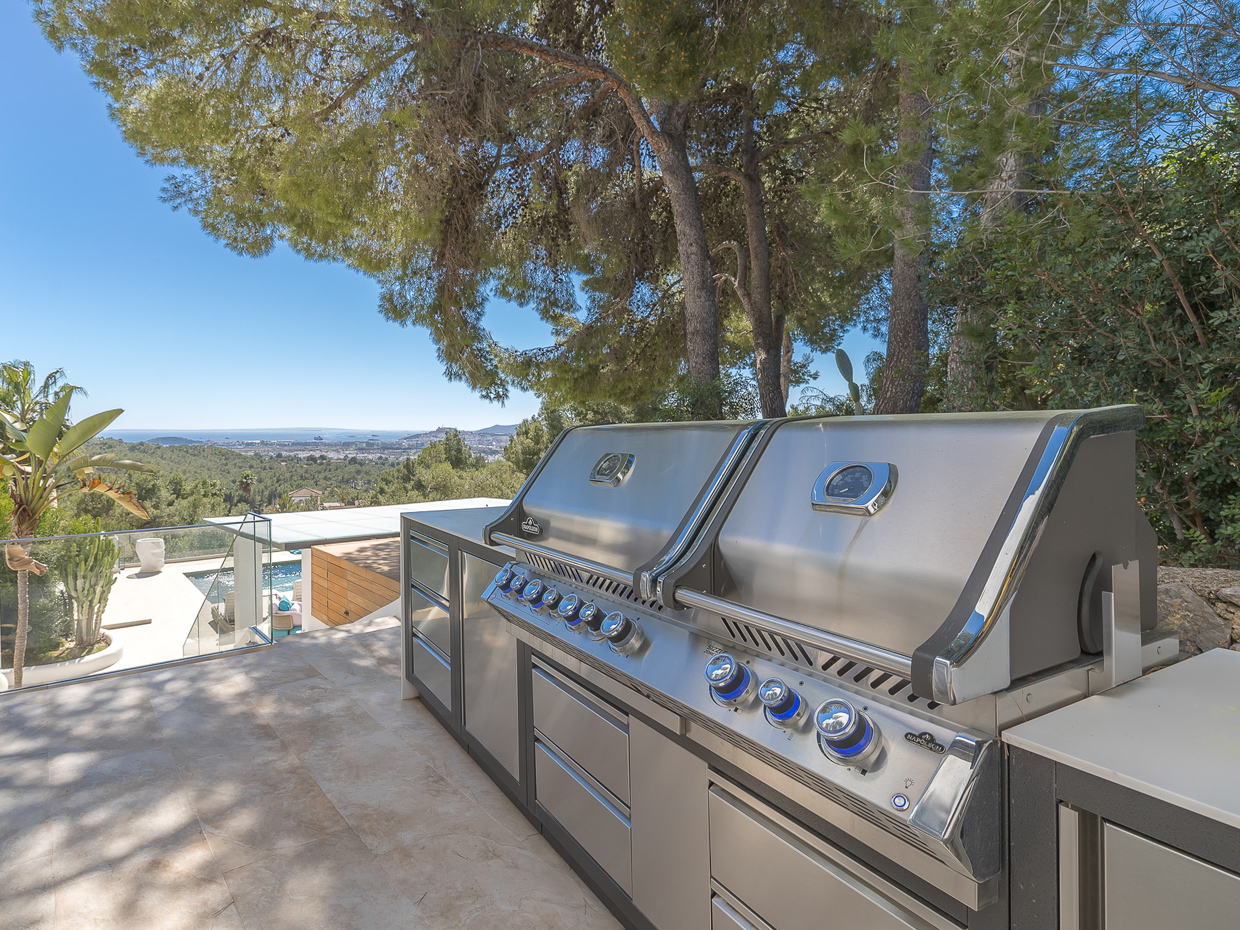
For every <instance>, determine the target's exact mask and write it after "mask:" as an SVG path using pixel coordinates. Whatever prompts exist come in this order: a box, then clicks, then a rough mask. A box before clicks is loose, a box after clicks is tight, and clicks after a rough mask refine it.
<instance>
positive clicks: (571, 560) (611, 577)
mask: <svg viewBox="0 0 1240 930" xmlns="http://www.w3.org/2000/svg"><path fill="white" fill-rule="evenodd" d="M491 539H492V540H494V541H495V542H498V543H501V544H503V545H505V546H512V547H513V548H514V549H524V550H525V551H526V552H533V553H534V554H535V555H541V556H543V557H544V558H548V559H552V560H554V561H556V562H562V563H564V564H565V565H569V566H571V567H573V568H576V569H578V570H580V571H583V572H588V573H589V574H591V575H598V576H599V577H600V578H606V579H607V580H608V581H614V582H616V583H617V584H623V585H630V586H631V585H632V584H633V576H632V575H626V574H625V573H624V572H621V571H617V570H616V569H614V568H610V567H608V566H606V565H603V564H601V563H599V562H591V561H590V560H589V559H582V558H579V557H578V556H575V555H569V554H568V553H567V552H557V551H556V550H555V549H550V548H548V547H547V546H540V545H538V543H532V542H530V541H529V540H528V539H518V538H517V537H515V536H509V535H508V534H507V533H492V534H491Z"/></svg>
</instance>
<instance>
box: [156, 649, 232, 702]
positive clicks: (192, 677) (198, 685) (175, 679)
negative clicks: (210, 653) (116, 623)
mask: <svg viewBox="0 0 1240 930" xmlns="http://www.w3.org/2000/svg"><path fill="white" fill-rule="evenodd" d="M235 666H236V662H235V661H230V657H228V656H223V657H221V658H216V659H209V660H206V661H203V662H192V663H189V664H187V665H176V666H165V667H163V668H158V669H154V670H152V671H149V672H145V673H143V674H141V675H139V676H137V677H138V679H139V680H140V681H141V682H142V684H143V685H144V686H145V687H146V691H147V696H148V697H149V698H150V701H151V705H152V706H153V707H155V708H156V709H159V708H160V707H163V706H168V705H169V704H173V705H175V704H180V703H182V702H184V701H187V700H188V701H203V700H209V701H211V702H212V703H216V702H218V703H226V702H227V701H228V700H230V699H231V698H235V697H237V696H238V695H243V694H244V693H245V692H246V691H247V690H248V687H249V686H248V683H247V682H246V681H245V680H244V679H242V678H241V677H240V676H238V675H237V674H236V668H235Z"/></svg>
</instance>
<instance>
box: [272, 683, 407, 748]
mask: <svg viewBox="0 0 1240 930" xmlns="http://www.w3.org/2000/svg"><path fill="white" fill-rule="evenodd" d="M315 674H316V675H317V674H318V673H317V672H316V673H315ZM252 700H253V702H254V705H255V707H257V708H258V710H259V712H260V713H261V714H262V715H263V717H264V718H266V720H267V722H268V723H269V724H271V726H272V728H273V729H274V730H275V731H276V733H277V734H278V735H279V737H280V739H282V740H284V742H285V744H286V745H287V746H288V747H289V748H290V749H292V750H293V751H294V752H297V753H303V752H307V751H309V750H311V749H316V748H321V747H327V746H333V745H336V744H339V743H342V742H345V741H347V740H351V739H356V738H357V737H360V736H365V735H366V734H367V733H372V732H376V731H380V730H382V729H383V728H382V727H381V726H380V725H379V723H378V722H377V721H376V720H375V719H374V718H373V717H371V716H370V715H369V714H367V713H366V711H364V710H362V708H361V707H360V706H359V705H358V704H357V703H356V702H354V701H353V700H352V699H351V698H350V697H349V695H348V694H347V693H346V692H345V691H342V690H341V689H339V688H337V687H335V686H334V685H333V684H332V683H331V682H330V681H328V680H327V679H326V678H322V677H315V678H305V679H301V680H298V681H293V682H289V683H288V684H284V685H280V686H279V687H277V688H271V689H269V690H266V691H263V692H261V693H258V694H254V695H252Z"/></svg>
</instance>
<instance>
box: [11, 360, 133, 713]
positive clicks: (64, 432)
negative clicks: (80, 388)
mask: <svg viewBox="0 0 1240 930" xmlns="http://www.w3.org/2000/svg"><path fill="white" fill-rule="evenodd" d="M10 367H11V366H4V368H5V372H4V377H7V375H8V370H7V369H8V368H10ZM31 380H33V379H31ZM44 384H45V385H46V384H47V382H46V381H45V382H44ZM73 393H74V391H73V390H71V389H67V386H62V387H60V388H59V389H56V398H55V400H53V401H52V402H51V403H50V404H46V405H42V404H35V405H34V406H30V407H25V408H22V407H20V406H19V405H15V406H19V409H24V410H26V411H27V412H30V411H34V413H35V414H36V415H34V416H29V417H27V418H25V419H23V418H21V417H19V416H18V415H17V411H15V410H12V409H6V408H4V407H0V480H3V482H4V484H5V485H6V490H7V491H8V494H9V498H10V499H11V500H12V501H13V513H12V515H11V517H10V520H11V522H12V527H13V538H14V540H15V541H14V542H10V543H8V544H7V545H6V546H5V550H4V557H5V562H6V563H7V564H8V567H9V568H11V569H12V570H13V571H15V572H17V636H16V638H15V641H14V644H13V684H14V686H15V687H18V688H20V687H21V685H22V671H23V668H24V665H25V661H26V639H27V636H28V635H29V632H30V572H34V573H35V574H36V575H42V574H44V573H46V572H47V566H46V565H44V564H43V563H41V562H37V561H35V560H34V559H33V558H31V555H30V543H29V542H24V540H31V539H33V538H34V535H35V533H36V532H37V530H38V527H39V519H40V518H41V517H42V516H43V514H44V512H46V510H47V509H48V508H49V507H51V506H52V505H53V503H54V502H55V501H56V499H57V497H58V496H60V495H63V494H66V493H71V492H73V491H81V492H84V493H96V494H104V495H107V496H108V497H110V498H112V499H113V500H115V501H117V502H118V503H119V504H120V505H121V506H122V507H124V508H125V509H126V510H128V511H130V512H131V513H134V514H137V515H138V516H139V517H142V518H143V519H150V514H148V513H147V510H146V508H145V507H144V506H143V505H142V503H141V502H140V501H139V500H138V499H137V497H136V496H134V493H133V492H132V491H126V490H124V489H123V488H119V487H116V486H115V485H111V484H108V483H107V482H106V481H104V480H103V478H102V477H100V475H99V471H98V470H99V469H100V468H108V469H120V470H123V471H141V472H153V471H155V469H154V468H153V467H152V466H150V465H143V464H141V463H139V462H130V461H127V460H124V459H118V458H117V457H116V455H115V453H107V454H103V455H90V454H87V453H85V452H83V451H82V447H83V446H84V445H85V444H86V443H87V442H89V441H90V440H92V439H94V438H95V437H96V436H97V435H99V433H101V432H102V431H103V430H104V429H106V428H107V426H108V424H110V423H111V422H112V421H113V420H115V419H116V418H117V417H118V416H120V415H121V413H122V412H123V411H121V410H108V411H105V412H104V413H97V414H95V415H94V416H90V417H87V418H86V419H85V420H83V421H82V422H81V423H76V424H70V422H69V419H68V414H69V402H70V401H71V400H72V399H73ZM0 400H8V398H4V397H0Z"/></svg>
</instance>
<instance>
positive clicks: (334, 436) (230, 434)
mask: <svg viewBox="0 0 1240 930" xmlns="http://www.w3.org/2000/svg"><path fill="white" fill-rule="evenodd" d="M516 430H517V427H516V424H513V425H511V426H505V425H500V424H496V425H495V426H488V427H487V428H486V429H481V430H474V431H473V432H477V433H492V434H496V435H501V436H511V435H512V434H513V433H515V432H516ZM425 432H432V431H427V430H414V429H402V430H360V429H329V428H327V427H318V428H313V427H305V428H302V427H274V428H271V429H197V430H195V429H175V428H171V429H126V428H123V427H121V428H118V429H113V430H108V431H106V432H105V433H104V434H103V435H104V436H106V437H108V438H109V439H120V440H122V441H124V442H153V441H158V442H159V444H160V445H183V444H190V443H217V442H220V443H222V442H226V443H229V444H232V443H238V442H315V441H322V442H329V443H340V442H349V443H352V442H399V441H400V440H402V439H407V438H409V437H411V436H416V435H421V434H423V433H425ZM461 432H462V433H464V432H465V430H461ZM320 437H321V438H320Z"/></svg>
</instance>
